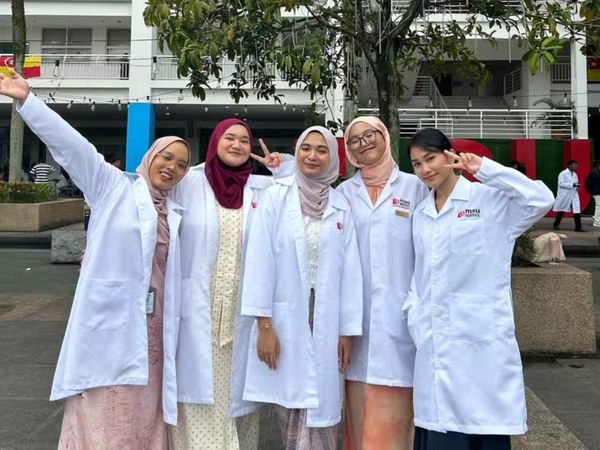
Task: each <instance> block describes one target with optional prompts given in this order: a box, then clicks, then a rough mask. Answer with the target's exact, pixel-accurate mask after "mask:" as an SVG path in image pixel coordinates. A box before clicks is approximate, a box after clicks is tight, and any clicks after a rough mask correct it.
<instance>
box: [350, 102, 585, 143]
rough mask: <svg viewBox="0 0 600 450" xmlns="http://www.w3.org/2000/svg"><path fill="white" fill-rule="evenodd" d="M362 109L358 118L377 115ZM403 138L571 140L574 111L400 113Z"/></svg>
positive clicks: (413, 110)
mask: <svg viewBox="0 0 600 450" xmlns="http://www.w3.org/2000/svg"><path fill="white" fill-rule="evenodd" d="M378 113H379V111H378V110H377V109H373V108H360V109H359V110H358V115H361V116H362V115H378ZM399 113H400V136H401V137H412V135H413V134H414V133H416V132H417V131H419V130H422V129H423V128H438V129H440V130H441V131H442V132H444V133H445V134H446V135H447V136H448V137H452V138H471V139H489V138H496V139H498V138H505V139H514V138H528V139H549V138H561V139H565V138H566V139H570V138H572V137H573V129H572V123H573V114H574V112H573V111H570V110H553V109H504V110H498V109H429V108H427V109H401V110H399Z"/></svg>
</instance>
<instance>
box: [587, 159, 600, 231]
mask: <svg viewBox="0 0 600 450" xmlns="http://www.w3.org/2000/svg"><path fill="white" fill-rule="evenodd" d="M585 190H586V191H587V192H588V193H589V194H590V195H591V196H592V197H593V198H594V204H595V205H596V208H595V210H594V217H593V222H592V225H593V226H595V227H600V161H594V165H593V168H592V171H591V172H590V173H589V175H588V176H587V178H586V179H585Z"/></svg>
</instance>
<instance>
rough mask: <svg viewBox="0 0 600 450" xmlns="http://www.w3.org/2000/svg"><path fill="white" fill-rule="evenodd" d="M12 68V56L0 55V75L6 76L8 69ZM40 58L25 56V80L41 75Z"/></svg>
mask: <svg viewBox="0 0 600 450" xmlns="http://www.w3.org/2000/svg"><path fill="white" fill-rule="evenodd" d="M13 67H14V57H13V56H6V55H5V56H2V55H0V73H2V74H4V75H8V74H9V73H10V71H9V70H8V69H9V68H11V69H12V68H13ZM41 72H42V57H41V56H26V57H25V64H23V76H24V77H25V78H39V77H40V76H41V75H42V73H41Z"/></svg>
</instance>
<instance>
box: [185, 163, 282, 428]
mask: <svg viewBox="0 0 600 450" xmlns="http://www.w3.org/2000/svg"><path fill="white" fill-rule="evenodd" d="M286 165H287V167H286ZM204 168H205V165H204V164H200V165H198V166H195V167H192V168H191V169H190V171H189V173H188V174H187V175H186V177H185V179H184V180H182V181H181V182H180V183H179V184H178V185H177V186H176V188H175V189H174V192H173V195H174V198H175V199H176V200H177V201H178V202H179V203H181V204H182V205H183V206H184V207H185V208H186V215H185V217H184V219H183V220H182V222H181V229H180V236H181V241H182V242H183V245H182V249H181V267H182V293H181V298H182V300H181V301H182V306H181V324H180V325H181V326H180V329H179V341H178V344H177V387H178V392H177V398H178V401H179V402H183V403H195V404H209V405H212V404H214V394H213V392H214V391H213V365H212V325H211V324H212V317H211V279H212V274H213V270H214V267H215V264H216V260H217V251H218V247H219V221H218V216H217V199H216V197H215V194H214V192H213V190H212V187H211V186H210V184H209V183H208V179H207V178H206V174H205V172H204ZM292 170H293V163H284V166H283V167H282V168H280V169H279V170H278V171H277V173H278V175H281V174H285V172H286V171H287V172H290V171H292ZM273 182H274V179H273V177H266V176H260V175H250V177H249V178H248V182H247V183H246V186H245V187H244V200H243V223H244V232H243V241H244V243H243V248H242V255H244V254H245V246H246V244H245V243H246V238H247V235H248V230H249V229H250V225H251V223H252V218H253V216H254V211H255V209H256V208H257V207H258V206H259V205H260V201H261V197H262V195H263V192H264V190H265V189H266V188H267V187H268V186H270V185H272V184H273ZM242 267H243V257H242ZM242 275H243V274H242ZM241 291H242V287H241V286H240V292H241ZM239 308H240V305H239V303H238V312H237V316H236V325H235V336H234V341H233V361H232V364H231V403H230V414H231V416H232V417H237V416H241V415H245V414H248V413H250V412H252V411H254V410H255V409H257V407H258V406H259V405H258V404H256V403H252V402H245V401H243V400H242V392H243V389H244V376H245V373H246V360H247V355H248V352H247V346H246V347H245V348H241V347H240V346H239V341H240V336H245V335H247V334H249V333H250V328H251V327H252V322H253V319H252V318H250V317H240V316H239Z"/></svg>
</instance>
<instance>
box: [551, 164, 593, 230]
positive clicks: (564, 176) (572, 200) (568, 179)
mask: <svg viewBox="0 0 600 450" xmlns="http://www.w3.org/2000/svg"><path fill="white" fill-rule="evenodd" d="M576 169H577V161H575V160H574V159H571V160H569V161H568V162H567V168H566V169H565V170H563V171H562V172H561V173H560V174H558V192H557V193H556V201H555V202H554V207H553V208H552V211H555V212H556V219H554V229H555V230H560V221H561V220H562V218H563V215H564V214H565V212H572V213H573V218H574V219H575V231H580V232H584V231H586V230H584V229H583V228H582V227H581V205H580V203H579V192H578V190H579V187H580V184H579V178H578V177H577V173H576V172H575V170H576Z"/></svg>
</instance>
